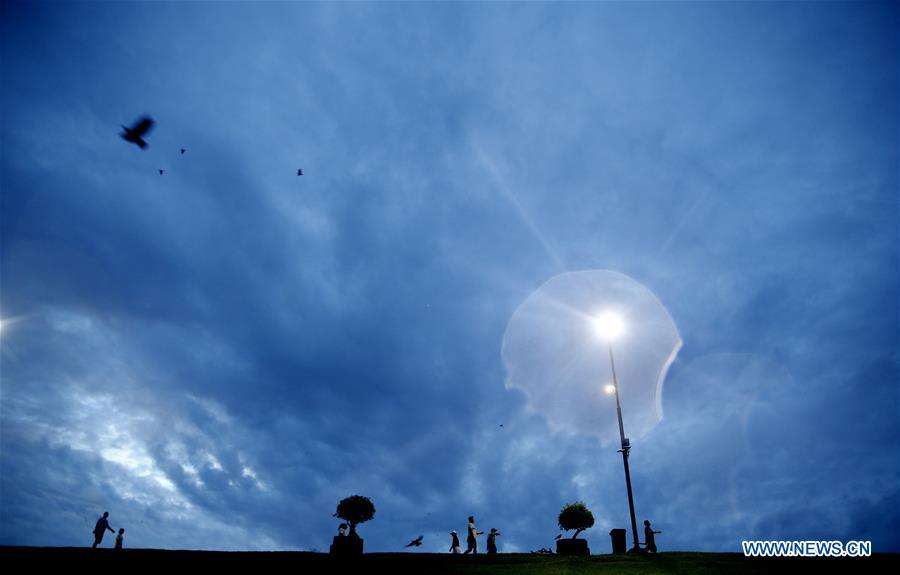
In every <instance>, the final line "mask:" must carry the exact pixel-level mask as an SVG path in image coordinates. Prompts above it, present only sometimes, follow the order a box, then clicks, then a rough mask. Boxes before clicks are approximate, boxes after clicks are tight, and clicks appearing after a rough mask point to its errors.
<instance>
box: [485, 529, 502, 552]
mask: <svg viewBox="0 0 900 575" xmlns="http://www.w3.org/2000/svg"><path fill="white" fill-rule="evenodd" d="M497 535H500V532H499V531H497V530H496V529H494V528H493V527H491V533H490V535H488V540H487V552H488V555H496V554H497Z"/></svg>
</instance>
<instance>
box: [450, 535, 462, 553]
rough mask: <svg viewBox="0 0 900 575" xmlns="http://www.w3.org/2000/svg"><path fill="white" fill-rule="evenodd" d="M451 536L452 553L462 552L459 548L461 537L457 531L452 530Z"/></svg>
mask: <svg viewBox="0 0 900 575" xmlns="http://www.w3.org/2000/svg"><path fill="white" fill-rule="evenodd" d="M450 537H451V539H450V553H453V554H454V555H458V554H459V553H462V551H461V550H460V548H459V537H457V536H456V531H451V532H450Z"/></svg>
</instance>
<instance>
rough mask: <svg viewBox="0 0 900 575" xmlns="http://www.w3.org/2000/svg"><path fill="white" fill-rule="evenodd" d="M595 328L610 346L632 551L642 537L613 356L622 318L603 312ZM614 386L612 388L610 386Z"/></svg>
mask: <svg viewBox="0 0 900 575" xmlns="http://www.w3.org/2000/svg"><path fill="white" fill-rule="evenodd" d="M594 329H595V330H596V331H597V333H599V334H600V335H601V336H602V337H603V338H604V339H606V342H607V344H608V346H609V365H610V367H611V369H612V377H613V384H612V386H607V389H606V391H607V392H608V393H615V394H616V415H617V416H618V417H619V439H620V440H621V442H622V449H619V453H621V454H622V463H623V464H624V465H625V487H627V488H628V511H629V512H630V513H631V535H632V537H633V538H634V547H632V551H640V550H641V547H640V543H639V542H640V539H638V530H637V520H636V519H635V517H634V495H633V494H632V491H631V472H630V471H629V470H628V452H629V451H630V450H631V442H630V441H628V438H627V437H625V424H624V423H622V405H621V403H619V380H618V378H617V377H616V360H615V359H614V358H613V349H612V340H613V339H614V338H615V337H616V336H617V335H619V334H620V333H621V332H622V330H623V325H622V320H621V318H619V316H618V315H616V314H614V313H610V312H607V313H603V314H601V315H599V316H597V317H596V318H594ZM610 387H612V389H611V390H610V389H609V388H610Z"/></svg>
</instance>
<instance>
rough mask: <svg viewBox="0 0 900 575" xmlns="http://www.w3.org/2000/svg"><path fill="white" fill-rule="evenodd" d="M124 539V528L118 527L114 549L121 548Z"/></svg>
mask: <svg viewBox="0 0 900 575" xmlns="http://www.w3.org/2000/svg"><path fill="white" fill-rule="evenodd" d="M124 540H125V528H124V527H122V528H121V529H119V534H118V535H116V549H121V548H122V542H123V541H124Z"/></svg>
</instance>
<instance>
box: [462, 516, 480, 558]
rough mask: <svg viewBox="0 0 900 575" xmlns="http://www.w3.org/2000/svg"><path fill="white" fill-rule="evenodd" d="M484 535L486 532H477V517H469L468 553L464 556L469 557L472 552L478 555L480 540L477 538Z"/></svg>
mask: <svg viewBox="0 0 900 575" xmlns="http://www.w3.org/2000/svg"><path fill="white" fill-rule="evenodd" d="M478 535H484V531H476V530H475V516H474V515H469V535H468V536H467V537H466V545H467V547H466V551H465V552H464V553H463V555H468V554H469V551H471V552H472V555H477V554H478V540H477V539H476V536H478Z"/></svg>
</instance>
